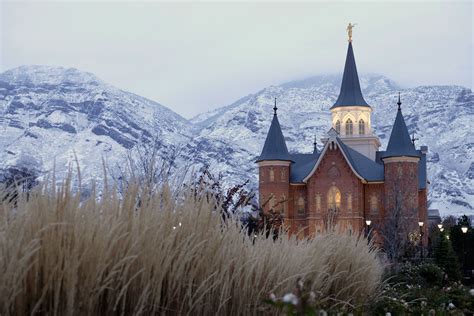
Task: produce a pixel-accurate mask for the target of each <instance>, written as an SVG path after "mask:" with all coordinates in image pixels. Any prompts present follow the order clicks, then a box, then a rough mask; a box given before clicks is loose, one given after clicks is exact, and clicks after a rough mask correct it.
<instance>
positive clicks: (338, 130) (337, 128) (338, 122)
mask: <svg viewBox="0 0 474 316" xmlns="http://www.w3.org/2000/svg"><path fill="white" fill-rule="evenodd" d="M336 132H337V133H338V134H340V133H341V121H339V120H338V121H337V122H336Z"/></svg>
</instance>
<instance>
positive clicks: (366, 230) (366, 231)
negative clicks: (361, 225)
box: [365, 219, 372, 239]
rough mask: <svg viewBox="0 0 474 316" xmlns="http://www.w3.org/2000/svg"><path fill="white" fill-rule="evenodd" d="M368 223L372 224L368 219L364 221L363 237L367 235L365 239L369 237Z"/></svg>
mask: <svg viewBox="0 0 474 316" xmlns="http://www.w3.org/2000/svg"><path fill="white" fill-rule="evenodd" d="M370 224H372V221H371V220H370V219H367V220H366V221H365V225H366V227H365V237H367V239H369V234H370Z"/></svg>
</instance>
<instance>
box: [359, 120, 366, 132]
mask: <svg viewBox="0 0 474 316" xmlns="http://www.w3.org/2000/svg"><path fill="white" fill-rule="evenodd" d="M359 134H360V135H365V122H364V120H363V119H360V120H359Z"/></svg>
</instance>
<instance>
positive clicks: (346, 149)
mask: <svg viewBox="0 0 474 316" xmlns="http://www.w3.org/2000/svg"><path fill="white" fill-rule="evenodd" d="M350 35H351V34H350ZM395 101H396V100H394V112H393V116H394V123H393V128H392V132H391V135H390V139H389V142H388V146H387V148H386V149H385V150H381V149H380V146H381V143H380V140H379V138H378V137H377V135H375V134H374V133H373V132H372V128H371V127H372V123H371V115H372V111H373V109H372V107H371V106H370V105H369V104H368V103H367V102H366V101H365V99H364V96H363V95H362V91H361V88H360V83H359V77H358V74H357V68H356V63H355V58H354V52H353V47H352V40H351V38H349V45H348V48H347V56H346V62H345V66H344V73H343V77H342V83H341V90H340V94H339V97H338V98H337V100H336V102H335V103H334V105H333V106H332V107H331V108H330V111H331V113H332V120H331V122H328V125H331V126H332V127H331V128H330V130H329V132H328V133H327V136H325V137H324V138H323V139H322V141H323V143H324V147H323V148H322V150H321V151H318V149H317V147H316V144H315V146H314V151H313V152H312V153H306V154H301V153H289V152H288V149H287V146H286V142H285V138H284V136H283V132H282V130H281V127H280V123H279V121H278V115H277V107H276V102H275V107H274V113H273V119H272V122H271V126H270V129H269V131H268V135H267V138H266V140H265V144H264V145H263V150H262V153H261V155H260V156H259V158H258V160H257V163H258V167H259V201H260V206H261V207H262V208H263V210H264V211H270V210H273V211H275V212H279V213H281V214H282V215H283V218H284V225H285V226H286V227H287V228H288V229H289V231H290V233H293V234H300V236H311V235H314V234H317V233H319V232H323V231H325V230H328V229H333V230H337V231H341V232H346V233H350V234H360V233H364V232H366V231H368V230H369V229H371V230H372V231H373V232H374V234H381V233H382V232H383V231H384V229H386V228H387V225H396V226H397V227H399V228H398V229H399V230H403V231H404V232H405V231H406V235H407V236H408V235H409V234H410V233H418V232H420V231H421V232H424V233H425V232H426V231H427V226H428V225H427V220H428V218H427V216H428V214H427V177H426V153H427V150H428V148H427V147H426V146H421V147H420V148H418V149H417V148H415V145H414V140H412V139H411V138H410V134H409V131H408V129H407V126H406V124H405V120H404V117H403V114H402V106H401V100H400V95H399V97H398V107H397V105H396V104H395ZM391 221H392V222H391ZM393 221H397V222H396V223H394V222H393ZM424 224H426V225H424ZM424 235H425V236H426V237H427V234H424ZM426 237H424V240H425V238H426Z"/></svg>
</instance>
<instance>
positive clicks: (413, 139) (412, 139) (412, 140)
mask: <svg viewBox="0 0 474 316" xmlns="http://www.w3.org/2000/svg"><path fill="white" fill-rule="evenodd" d="M417 140H419V138H415V132H414V131H413V136H412V138H411V142H412V143H413V146H415V142H416V141H417Z"/></svg>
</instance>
